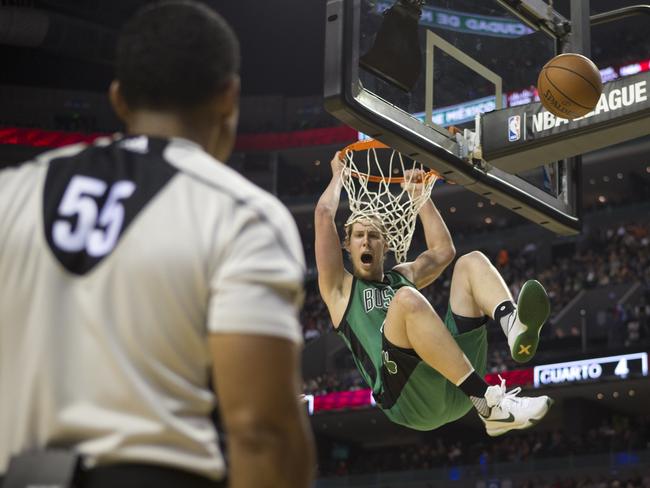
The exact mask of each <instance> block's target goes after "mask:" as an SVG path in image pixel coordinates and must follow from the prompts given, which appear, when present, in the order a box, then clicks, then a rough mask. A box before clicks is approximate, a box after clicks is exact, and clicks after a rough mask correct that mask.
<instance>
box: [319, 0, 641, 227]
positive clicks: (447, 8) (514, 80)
mask: <svg viewBox="0 0 650 488" xmlns="http://www.w3.org/2000/svg"><path fill="white" fill-rule="evenodd" d="M406 1H407V2H408V1H410V0H406ZM572 2H573V3H572V8H573V7H574V5H575V6H577V7H576V10H578V14H577V15H574V17H576V18H574V20H573V22H570V21H569V20H568V19H567V18H565V17H563V16H562V15H560V14H559V13H557V12H555V11H553V10H552V9H550V8H549V7H548V5H547V4H546V3H544V2H543V1H542V0H528V1H527V2H514V1H510V0H482V1H477V0H462V1H459V0H454V1H451V0H439V1H435V2H433V1H428V2H425V4H424V5H423V6H422V13H421V16H420V18H419V26H418V27H417V42H419V49H420V52H421V55H420V56H421V60H422V63H421V64H422V66H421V69H420V71H419V77H418V79H417V81H416V82H415V84H414V85H413V87H412V88H411V87H409V88H408V89H404V88H403V87H402V88H400V87H399V86H397V84H396V83H394V82H391V81H390V79H386V77H384V76H381V75H378V74H377V72H376V71H373V70H371V69H367V67H361V66H360V63H359V60H360V58H361V59H364V56H365V55H366V54H368V53H369V52H371V51H372V50H373V49H374V47H376V45H378V44H379V43H377V36H378V32H379V31H380V30H381V29H382V25H383V22H384V21H385V19H386V17H387V12H390V9H391V7H392V6H393V4H394V0H330V1H329V2H328V6H327V20H326V52H325V85H324V86H325V105H326V108H327V109H328V111H330V112H331V113H332V114H333V115H334V116H336V117H337V118H339V119H340V120H342V121H343V122H345V123H346V124H348V125H350V126H352V127H354V128H356V129H357V130H358V131H359V133H360V134H359V137H360V138H363V137H366V136H369V137H372V138H375V139H378V140H380V141H382V142H384V143H385V144H387V145H389V146H391V147H393V148H395V149H396V150H398V151H399V152H401V153H403V154H405V155H407V156H409V157H411V158H414V159H417V160H418V161H420V162H422V163H423V164H425V165H426V166H429V167H431V168H432V169H435V170H436V171H438V172H439V173H441V174H442V175H443V176H444V177H445V178H446V179H447V180H449V181H451V182H454V183H456V184H459V185H462V186H464V187H465V188H466V189H468V190H470V191H473V192H475V193H477V194H479V195H482V196H484V197H486V198H488V199H490V200H492V201H494V202H496V203H498V204H500V205H503V206H505V207H507V208H509V209H511V210H513V211H515V212H517V213H519V214H521V215H522V216H524V217H526V218H528V219H530V220H532V221H534V222H536V223H538V224H540V225H542V226H544V227H545V228H547V229H549V230H551V231H553V232H555V233H558V234H573V233H576V232H579V229H580V225H581V222H580V208H579V198H578V196H579V194H580V160H579V159H575V158H571V159H564V158H568V157H570V156H576V155H579V154H582V153H584V152H587V151H591V150H594V149H597V148H599V147H603V146H605V145H608V144H614V143H616V142H621V141H623V140H627V139H628V138H633V137H638V136H639V135H642V134H643V133H648V130H649V129H648V125H649V124H647V120H648V116H649V115H650V105H648V104H647V103H646V102H647V99H643V96H641V97H639V99H638V100H635V103H634V106H633V107H631V108H630V110H629V111H628V112H629V113H627V114H623V112H621V113H620V114H616V115H615V116H614V117H612V116H611V115H612V114H608V115H607V117H604V118H603V120H600V119H599V117H600V115H601V114H595V115H596V116H593V117H591V118H589V117H587V118H585V119H583V120H582V121H576V122H569V121H563V120H562V119H558V120H553V121H551V120H550V119H549V117H548V116H547V115H546V114H547V113H546V112H545V111H544V110H543V108H542V107H541V104H540V103H539V102H538V101H537V100H538V98H537V97H536V95H537V94H536V90H535V85H536V83H537V75H538V73H539V70H540V69H541V67H542V66H543V65H544V64H545V63H546V62H547V61H548V60H549V59H551V58H552V57H553V56H554V55H555V54H556V53H559V52H561V51H562V50H572V51H573V52H581V49H582V51H584V49H588V47H587V48H585V45H586V46H588V45H589V28H588V25H589V17H588V15H589V2H588V1H585V0H572ZM522 4H525V7H526V8H525V9H524V8H522V6H521V5H522ZM514 5H518V7H517V8H515V7H514ZM585 5H586V9H585V8H584V7H585ZM572 14H573V10H572ZM544 18H546V20H547V22H544V20H543V19H544ZM536 19H538V20H540V19H542V20H540V21H539V22H537V23H536ZM585 25H586V26H587V27H585ZM572 30H573V34H572V36H573V39H571V36H569V35H568V33H569V32H571V31H572ZM396 39H397V41H396ZM399 39H400V38H399V37H393V38H390V39H389V41H390V42H388V44H390V45H393V44H399ZM384 40H385V39H384ZM571 43H572V45H571ZM384 44H386V42H384ZM571 47H572V49H570V48H571ZM412 48H413V47H412V46H410V47H409V48H408V49H411V50H412ZM375 54H376V53H375ZM364 66H365V65H364ZM619 82H620V80H618V81H617V82H616V83H619ZM637 83H645V78H643V79H639V80H638V81H637ZM606 87H607V85H606ZM611 88H612V87H609V89H610V90H611ZM616 89H619V90H621V89H624V88H623V87H619V88H616ZM632 90H634V88H632ZM605 91H606V92H607V88H606V90H605ZM641 95H642V94H641ZM632 112H633V113H632ZM486 114H487V115H486ZM592 115H594V114H592ZM603 115H604V114H603ZM618 115H621V116H623V115H625V117H627V118H624V120H623V118H620V119H617V118H616V117H618ZM640 121H643V122H640ZM540 124H541V125H540ZM544 124H546V125H548V126H549V127H548V128H547V129H549V128H550V127H551V125H552V126H553V130H550V131H548V134H547V135H548V136H549V137H546V136H542V135H540V134H541V133H540V134H537V133H535V129H536V128H539V127H542V126H543V125H544ZM599 124H600V125H599ZM449 126H455V127H457V128H459V129H461V133H460V134H456V135H452V134H451V133H450V132H449V131H448V127H449ZM607 128H609V129H607ZM572 141H576V142H575V143H574V142H572Z"/></svg>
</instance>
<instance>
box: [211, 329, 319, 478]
mask: <svg viewBox="0 0 650 488" xmlns="http://www.w3.org/2000/svg"><path fill="white" fill-rule="evenodd" d="M209 341H210V349H211V351H212V357H213V361H214V381H215V387H216V391H217V395H218V398H219V408H220V411H221V416H222V419H223V422H224V428H225V429H226V432H227V440H228V453H229V459H230V463H229V478H230V484H229V486H230V488H265V487H268V488H277V487H278V486H282V487H287V488H307V487H309V486H311V482H312V480H313V476H314V459H315V455H314V447H313V440H312V438H311V430H310V428H309V426H308V422H307V417H306V414H305V407H304V405H303V404H302V402H300V401H299V399H298V396H299V393H300V380H299V374H298V371H299V368H300V347H299V346H298V345H297V344H295V343H293V342H291V341H289V340H286V339H283V338H280V337H271V336H260V335H250V334H229V333H228V334H212V335H211V337H210V339H209Z"/></svg>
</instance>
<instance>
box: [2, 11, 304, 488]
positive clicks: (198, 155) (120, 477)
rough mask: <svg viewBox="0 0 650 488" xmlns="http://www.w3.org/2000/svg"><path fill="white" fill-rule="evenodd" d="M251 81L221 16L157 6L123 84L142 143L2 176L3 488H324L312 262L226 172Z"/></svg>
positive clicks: (81, 151)
mask: <svg viewBox="0 0 650 488" xmlns="http://www.w3.org/2000/svg"><path fill="white" fill-rule="evenodd" d="M238 72H239V47H238V42H237V39H236V37H235V35H234V34H233V32H232V31H231V29H230V27H229V26H228V25H227V24H226V22H225V21H224V20H223V19H222V18H221V17H220V16H219V15H218V14H217V13H215V12H214V11H213V10H211V9H210V8H208V7H206V6H205V5H203V4H201V3H197V2H194V1H190V0H176V1H165V2H160V3H156V4H149V5H148V6H145V7H144V8H143V9H141V10H140V11H138V13H137V14H136V15H135V16H134V17H133V18H132V19H131V20H129V21H128V22H127V24H126V25H125V27H124V29H123V32H122V34H121V36H120V39H119V42H118V49H117V76H116V80H115V81H113V83H112V84H111V87H110V94H109V95H110V100H111V103H112V105H113V107H114V109H115V111H116V112H117V114H118V115H119V117H120V118H121V119H122V120H123V122H124V124H125V127H126V134H127V135H125V136H123V137H115V138H113V139H110V140H109V139H106V140H101V141H98V142H97V143H95V144H94V145H91V146H87V145H75V146H68V147H65V148H62V149H59V150H55V151H52V152H48V153H45V154H44V155H42V156H40V157H38V158H37V159H36V160H34V161H30V162H27V163H24V164H22V165H20V166H18V167H16V168H12V169H5V170H2V171H0V277H1V279H2V284H1V285H0V477H3V478H4V481H0V485H2V484H3V483H4V487H5V488H16V487H22V486H28V485H32V486H35V485H39V486H61V487H64V486H73V487H76V488H109V487H110V488H115V487H119V488H136V487H137V488H144V487H156V488H166V487H174V488H177V487H188V488H195V487H196V488H198V487H221V486H226V477H227V478H228V486H230V487H231V488H243V487H251V488H253V487H254V488H263V487H269V488H270V487H273V488H280V487H283V488H285V487H286V488H292V487H307V486H309V485H310V482H311V480H312V476H313V472H314V448H313V440H312V438H311V434H310V431H309V428H308V423H307V418H306V415H305V412H304V409H303V408H302V407H301V405H299V402H298V394H299V388H300V374H299V358H300V350H301V337H302V335H301V329H300V326H299V323H298V319H297V312H298V307H299V306H300V304H301V301H302V295H303V290H302V282H303V273H304V257H303V252H302V248H301V245H300V239H299V236H298V232H297V229H296V226H295V223H294V222H293V220H292V218H291V216H290V214H289V213H288V212H287V210H286V209H285V208H284V207H283V206H282V205H281V204H280V203H279V202H278V201H277V200H276V199H275V198H274V197H272V196H271V195H269V194H267V193H265V192H263V191H261V190H260V189H258V188H257V187H255V186H254V185H252V184H251V183H249V182H248V181H247V180H245V179H244V178H242V177H241V176H239V175H238V174H237V173H236V172H234V171H232V170H231V169H229V168H228V167H226V166H225V165H224V164H223V163H222V162H223V161H226V160H227V159H228V157H229V156H230V153H231V151H232V148H233V144H234V140H235V131H236V125H237V119H238V102H239V92H240V84H239V77H238ZM213 392H216V393H213ZM215 406H218V408H219V410H220V414H221V418H222V420H223V424H224V428H225V431H226V439H225V440H226V446H227V453H228V462H227V463H226V460H225V458H224V454H223V453H222V452H221V451H220V449H219V444H218V439H217V432H216V430H215V428H214V427H213V424H212V422H211V420H210V413H211V411H212V410H213V409H214V408H215ZM62 460H63V461H62ZM226 464H227V465H228V469H226Z"/></svg>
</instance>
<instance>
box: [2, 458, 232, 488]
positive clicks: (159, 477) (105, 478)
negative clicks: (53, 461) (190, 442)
mask: <svg viewBox="0 0 650 488" xmlns="http://www.w3.org/2000/svg"><path fill="white" fill-rule="evenodd" d="M0 487H2V488H7V487H5V486H4V477H3V476H0ZM12 488H26V487H12ZM70 488H226V480H223V481H213V480H210V479H208V478H205V477H203V476H199V475H196V474H193V473H190V472H189V471H182V470H179V469H176V468H165V467H162V466H154V465H152V464H130V463H129V464H114V465H110V466H101V467H98V468H93V469H89V470H84V471H81V472H80V473H79V474H78V476H77V478H76V480H75V483H74V485H73V486H72V487H70Z"/></svg>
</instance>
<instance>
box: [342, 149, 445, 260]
mask: <svg viewBox="0 0 650 488" xmlns="http://www.w3.org/2000/svg"><path fill="white" fill-rule="evenodd" d="M377 150H381V151H391V154H390V158H389V159H388V165H387V169H385V168H382V165H381V164H380V161H379V158H378V156H377ZM364 153H365V154H364ZM355 154H356V156H357V161H356V162H355V159H354V158H355ZM342 163H343V165H344V168H343V171H342V173H341V181H342V183H343V187H344V188H345V191H346V193H347V194H348V200H349V206H350V210H351V212H352V213H351V215H350V218H349V219H348V222H347V223H346V225H348V224H352V223H354V222H359V221H363V220H369V221H370V222H371V223H372V222H378V223H380V224H381V227H382V228H381V229H380V230H381V231H382V233H383V235H384V238H385V239H386V241H387V243H388V248H389V249H390V250H391V251H393V253H394V254H395V259H396V260H397V262H398V263H403V262H404V261H406V254H407V252H408V250H409V247H410V246H411V239H412V238H413V232H414V231H415V222H416V220H417V215H418V212H419V211H420V209H421V208H422V206H423V205H424V204H425V203H426V201H427V200H428V199H429V197H430V196H431V189H432V188H433V185H434V184H435V182H436V181H437V180H438V178H439V175H437V174H436V173H435V172H433V171H431V170H428V169H427V168H425V167H424V165H423V164H422V163H418V162H417V161H413V163H412V164H409V163H408V162H406V161H404V158H403V157H402V154H400V153H399V152H397V151H395V150H394V149H391V148H389V147H388V146H386V145H384V144H382V143H380V142H379V141H375V140H369V141H362V142H357V143H354V144H350V145H349V146H347V147H346V148H345V149H343V151H342ZM360 167H361V168H363V170H361V169H360ZM408 170H411V171H413V170H422V171H423V173H424V178H423V181H422V186H421V189H420V190H417V189H415V190H414V191H410V192H409V191H408V190H413V189H414V188H416V187H415V185H416V184H415V182H411V180H407V179H406V178H405V177H404V175H405V173H406V171H408ZM393 174H399V176H391V175H393ZM369 185H370V186H369Z"/></svg>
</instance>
